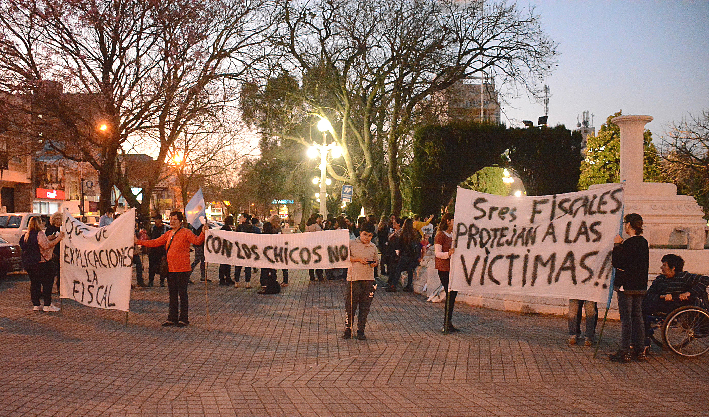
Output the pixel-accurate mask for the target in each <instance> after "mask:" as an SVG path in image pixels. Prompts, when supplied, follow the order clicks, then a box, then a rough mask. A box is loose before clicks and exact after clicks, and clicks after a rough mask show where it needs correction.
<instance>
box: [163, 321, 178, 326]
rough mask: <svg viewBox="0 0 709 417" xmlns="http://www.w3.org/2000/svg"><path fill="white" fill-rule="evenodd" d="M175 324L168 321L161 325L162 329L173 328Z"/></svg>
mask: <svg viewBox="0 0 709 417" xmlns="http://www.w3.org/2000/svg"><path fill="white" fill-rule="evenodd" d="M176 324H177V323H175V322H174V321H170V320H168V321H166V322H165V323H163V324H162V327H170V326H175V325H176Z"/></svg>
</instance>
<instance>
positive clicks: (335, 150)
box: [308, 118, 342, 218]
mask: <svg viewBox="0 0 709 417" xmlns="http://www.w3.org/2000/svg"><path fill="white" fill-rule="evenodd" d="M318 130H319V131H321V132H322V145H318V144H316V143H314V144H313V145H312V146H311V147H310V149H308V156H309V157H310V158H316V157H317V156H318V153H319V154H320V180H319V181H318V182H319V183H320V193H319V195H320V214H322V216H323V218H327V200H326V197H327V188H326V186H327V185H328V182H329V181H328V178H327V153H328V151H331V152H332V157H333V158H339V157H340V155H341V154H342V148H340V146H339V145H338V144H337V143H335V142H333V143H331V144H329V145H328V144H327V132H328V131H331V130H332V125H331V124H330V122H329V121H328V120H327V119H325V118H321V119H320V121H319V122H318Z"/></svg>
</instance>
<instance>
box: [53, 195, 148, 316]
mask: <svg viewBox="0 0 709 417" xmlns="http://www.w3.org/2000/svg"><path fill="white" fill-rule="evenodd" d="M62 230H63V231H64V233H66V237H64V239H63V240H62V243H61V245H62V248H61V255H60V257H59V263H60V268H61V281H62V282H61V298H69V299H71V300H74V301H76V302H78V303H80V304H83V305H85V306H89V307H96V308H103V309H108V310H121V311H128V305H129V303H130V283H131V278H132V273H133V236H134V235H135V209H131V210H129V211H127V212H125V213H123V214H121V215H120V216H119V217H118V218H117V219H116V220H114V221H113V223H111V224H110V225H108V226H105V227H101V228H98V227H91V226H87V225H86V224H84V223H82V222H80V221H79V220H77V219H75V218H74V217H72V216H71V214H69V210H67V209H64V218H63V224H62Z"/></svg>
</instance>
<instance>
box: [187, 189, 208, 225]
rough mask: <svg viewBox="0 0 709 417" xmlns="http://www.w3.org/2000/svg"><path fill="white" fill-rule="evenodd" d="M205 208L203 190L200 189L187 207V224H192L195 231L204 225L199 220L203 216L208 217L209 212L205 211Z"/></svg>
mask: <svg viewBox="0 0 709 417" xmlns="http://www.w3.org/2000/svg"><path fill="white" fill-rule="evenodd" d="M204 207H205V205H204V195H202V189H201V188H200V189H199V191H197V192H196V193H195V195H194V196H192V198H191V199H190V201H189V203H187V205H186V206H185V217H186V218H187V223H189V224H191V225H192V227H194V228H195V229H199V226H201V225H202V223H201V222H200V221H199V218H200V217H201V216H204V217H205V218H206V217H207V212H206V211H205V210H204Z"/></svg>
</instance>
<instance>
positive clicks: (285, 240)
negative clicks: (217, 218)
mask: <svg viewBox="0 0 709 417" xmlns="http://www.w3.org/2000/svg"><path fill="white" fill-rule="evenodd" d="M349 253H350V234H349V231H348V230H326V231H324V232H309V233H289V234H279V235H271V234H256V233H242V232H230V231H226V230H214V229H210V230H208V231H207V237H206V240H205V241H204V258H205V260H206V261H207V262H209V263H217V264H230V265H242V266H251V267H256V268H273V269H330V268H347V267H348V266H349V264H350V262H349Z"/></svg>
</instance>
